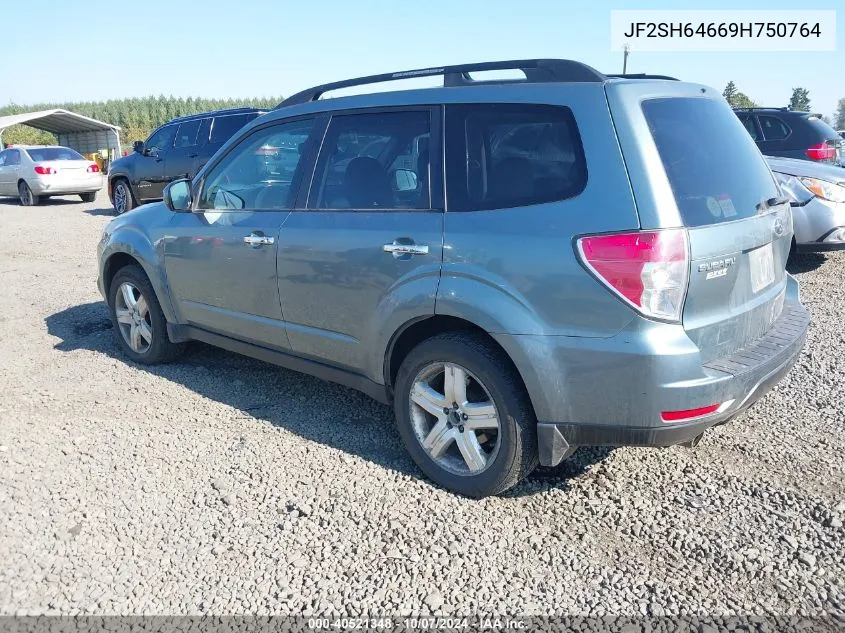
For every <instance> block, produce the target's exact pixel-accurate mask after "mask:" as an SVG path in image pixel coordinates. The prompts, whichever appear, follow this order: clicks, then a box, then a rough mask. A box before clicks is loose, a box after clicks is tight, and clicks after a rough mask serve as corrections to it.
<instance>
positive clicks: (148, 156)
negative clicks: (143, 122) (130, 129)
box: [135, 125, 177, 200]
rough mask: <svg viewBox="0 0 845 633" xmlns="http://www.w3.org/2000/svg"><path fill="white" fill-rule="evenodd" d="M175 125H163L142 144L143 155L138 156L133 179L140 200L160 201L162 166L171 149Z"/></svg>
mask: <svg viewBox="0 0 845 633" xmlns="http://www.w3.org/2000/svg"><path fill="white" fill-rule="evenodd" d="M176 128H177V126H176V125H165V126H164V127H161V128H159V129H158V130H156V131H155V132H153V134H152V136H150V138H149V139H147V142H146V143H144V153H143V154H141V155H140V156H138V161H137V162H136V167H135V177H136V180H137V182H138V186H137V192H138V196H139V197H140V198H141V199H142V200H160V199H161V196H162V192H163V191H164V186H165V185H166V184H167V182H166V180H165V178H164V165H165V159H166V158H167V154H168V153H169V152H170V151H171V150H172V149H173V138H174V136H175V133H176Z"/></svg>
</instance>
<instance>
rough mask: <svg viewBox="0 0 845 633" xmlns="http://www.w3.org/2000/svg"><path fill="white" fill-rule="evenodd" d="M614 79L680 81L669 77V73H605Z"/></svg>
mask: <svg viewBox="0 0 845 633" xmlns="http://www.w3.org/2000/svg"><path fill="white" fill-rule="evenodd" d="M607 76H608V77H613V78H615V79H666V80H668V81H680V79H678V78H677V77H670V76H669V75H649V74H646V73H634V74H627V75H615V74H614V75H607Z"/></svg>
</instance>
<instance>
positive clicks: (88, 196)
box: [79, 192, 97, 202]
mask: <svg viewBox="0 0 845 633" xmlns="http://www.w3.org/2000/svg"><path fill="white" fill-rule="evenodd" d="M79 197H80V198H82V202H94V200H96V199H97V193H96V192H93V193H80V194H79Z"/></svg>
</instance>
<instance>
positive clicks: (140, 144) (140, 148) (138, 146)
mask: <svg viewBox="0 0 845 633" xmlns="http://www.w3.org/2000/svg"><path fill="white" fill-rule="evenodd" d="M132 151H133V152H138V153H139V154H143V153H144V141H135V142H134V143H132Z"/></svg>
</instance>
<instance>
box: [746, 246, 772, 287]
mask: <svg viewBox="0 0 845 633" xmlns="http://www.w3.org/2000/svg"><path fill="white" fill-rule="evenodd" d="M748 261H749V263H750V267H751V292H754V293H758V292H760V291H761V290H763V288H767V287H768V286H770V285H771V284H773V283H774V281H775V257H774V250H773V249H772V245H771V243H769V244H766V245H765V246H761V247H760V248H755V249H754V250H753V251H750V252H749V253H748Z"/></svg>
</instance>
